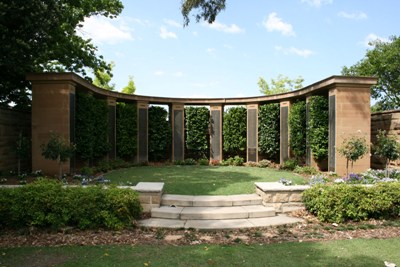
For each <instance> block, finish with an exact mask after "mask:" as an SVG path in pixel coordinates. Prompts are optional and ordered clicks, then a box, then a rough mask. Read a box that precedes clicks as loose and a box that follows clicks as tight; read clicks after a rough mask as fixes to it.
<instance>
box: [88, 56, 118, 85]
mask: <svg viewBox="0 0 400 267" xmlns="http://www.w3.org/2000/svg"><path fill="white" fill-rule="evenodd" d="M108 66H109V70H110V71H112V70H113V68H114V67H115V63H114V61H111V63H110V64H108ZM111 79H112V75H111V74H110V73H109V72H107V71H106V70H104V69H98V70H97V71H96V73H95V78H94V81H93V84H94V85H96V86H97V87H100V88H103V89H106V90H109V91H114V90H115V83H111V84H110V82H111Z"/></svg>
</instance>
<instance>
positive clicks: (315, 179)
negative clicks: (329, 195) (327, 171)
mask: <svg viewBox="0 0 400 267" xmlns="http://www.w3.org/2000/svg"><path fill="white" fill-rule="evenodd" d="M327 181H328V178H327V177H326V176H325V175H323V174H316V175H313V176H311V178H310V180H309V181H308V184H309V185H317V184H325V183H326V182H327Z"/></svg>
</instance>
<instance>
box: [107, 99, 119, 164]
mask: <svg viewBox="0 0 400 267" xmlns="http://www.w3.org/2000/svg"><path fill="white" fill-rule="evenodd" d="M107 105H108V142H109V143H110V145H111V148H110V151H109V152H108V159H111V160H113V159H116V158H117V129H116V121H117V119H116V116H117V102H116V99H115V98H112V97H108V98H107Z"/></svg>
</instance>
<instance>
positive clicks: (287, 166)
mask: <svg viewBox="0 0 400 267" xmlns="http://www.w3.org/2000/svg"><path fill="white" fill-rule="evenodd" d="M296 167H297V161H296V160H294V159H288V160H285V161H284V162H283V164H282V165H281V166H280V169H282V170H287V171H293V170H294V169H295V168H296Z"/></svg>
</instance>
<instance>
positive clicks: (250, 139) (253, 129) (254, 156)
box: [247, 104, 258, 162]
mask: <svg viewBox="0 0 400 267" xmlns="http://www.w3.org/2000/svg"><path fill="white" fill-rule="evenodd" d="M247 161H248V162H249V161H253V162H258V104H251V105H247Z"/></svg>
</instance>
